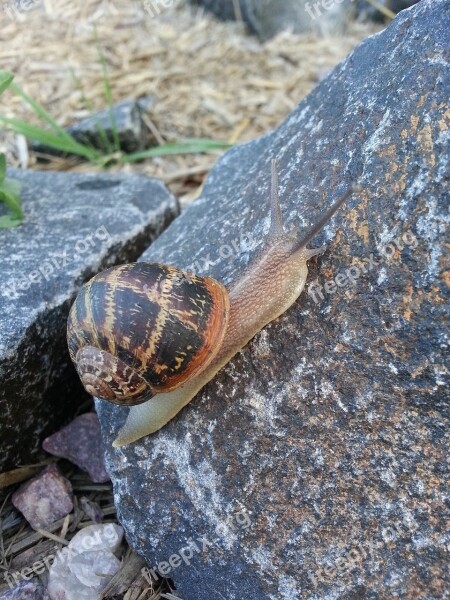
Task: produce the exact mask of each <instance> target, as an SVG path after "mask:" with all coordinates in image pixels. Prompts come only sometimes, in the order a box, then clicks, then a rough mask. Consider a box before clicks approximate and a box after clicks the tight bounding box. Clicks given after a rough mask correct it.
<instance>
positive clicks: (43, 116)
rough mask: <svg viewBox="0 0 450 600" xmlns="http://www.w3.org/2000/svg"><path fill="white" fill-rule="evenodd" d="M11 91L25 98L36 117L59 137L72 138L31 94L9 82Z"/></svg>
mask: <svg viewBox="0 0 450 600" xmlns="http://www.w3.org/2000/svg"><path fill="white" fill-rule="evenodd" d="M11 91H13V92H15V93H16V94H18V95H19V96H20V97H21V98H23V100H25V102H26V103H27V104H29V105H30V106H31V108H32V109H33V110H34V112H35V113H36V114H37V115H38V117H40V118H41V119H42V120H43V121H44V122H45V123H47V124H48V125H50V127H51V128H52V129H53V130H54V131H55V132H56V133H57V134H58V135H59V136H60V137H62V138H65V139H66V140H67V141H68V140H73V138H72V136H71V135H70V134H69V133H67V131H66V130H65V129H64V127H61V125H58V123H57V122H56V121H55V120H54V119H53V117H51V115H49V113H48V112H47V111H46V110H45V108H44V107H43V106H41V105H40V104H39V102H36V100H33V98H32V97H31V96H29V95H28V94H27V93H26V92H25V91H24V90H23V89H22V88H21V87H20V86H18V85H17V84H16V83H13V84H11Z"/></svg>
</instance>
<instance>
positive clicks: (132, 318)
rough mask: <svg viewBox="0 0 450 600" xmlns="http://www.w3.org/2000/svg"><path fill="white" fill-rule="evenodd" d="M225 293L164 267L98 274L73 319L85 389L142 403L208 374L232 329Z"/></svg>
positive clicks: (72, 339) (72, 347)
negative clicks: (227, 333)
mask: <svg viewBox="0 0 450 600" xmlns="http://www.w3.org/2000/svg"><path fill="white" fill-rule="evenodd" d="M228 314H229V298H228V292H227V290H226V288H225V287H224V286H223V285H222V284H220V283H219V282H217V281H216V280H215V279H212V278H210V277H197V276H194V275H189V274H186V273H184V272H183V271H181V270H179V269H177V268H175V267H170V266H166V265H160V264H154V263H133V264H128V265H122V266H119V267H113V268H111V269H107V270H106V271H103V272H102V273H100V274H98V275H96V276H95V277H93V278H92V279H91V280H90V281H89V282H88V283H87V284H86V285H85V286H83V288H82V289H81V291H80V293H79V294H78V296H77V299H76V301H75V303H74V305H73V306H72V309H71V311H70V315H69V321H68V329H67V336H68V346H69V352H70V356H71V358H72V360H73V362H74V364H75V366H76V368H77V370H78V374H79V375H80V378H81V380H82V382H83V384H84V386H85V388H86V389H87V391H88V392H89V393H91V394H93V395H97V396H98V397H103V398H104V399H105V400H110V401H111V402H116V403H120V404H139V403H140V402H143V401H145V400H147V399H148V398H149V397H151V396H152V395H153V394H156V393H160V392H167V391H170V390H172V389H174V388H176V387H179V386H180V385H183V384H184V383H186V382H187V381H189V379H191V378H192V377H194V376H195V375H197V374H198V373H199V372H200V371H201V370H203V369H205V368H206V367H207V366H208V364H209V363H210V362H211V360H212V359H213V358H214V357H215V355H216V354H217V352H218V350H219V348H220V346H221V344H222V341H223V338H224V335H225V331H226V327H227V323H228Z"/></svg>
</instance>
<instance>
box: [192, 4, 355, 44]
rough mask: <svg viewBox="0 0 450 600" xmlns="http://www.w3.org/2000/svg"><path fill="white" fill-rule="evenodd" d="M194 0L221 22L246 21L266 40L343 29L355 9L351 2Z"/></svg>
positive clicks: (254, 31) (252, 29)
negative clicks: (284, 34) (287, 33)
mask: <svg viewBox="0 0 450 600" xmlns="http://www.w3.org/2000/svg"><path fill="white" fill-rule="evenodd" d="M325 1H326V3H327V5H328V6H327V7H326V8H325V7H324V6H322V4H321V2H320V1H319V2H317V0H315V1H314V0H313V1H311V0H310V1H308V0H263V1H261V0H237V2H230V0H191V2H192V4H197V5H200V6H203V7H204V8H206V9H207V10H209V11H211V12H212V13H213V14H215V15H216V16H217V17H219V18H220V19H224V20H230V19H231V20H233V19H235V20H238V19H242V20H243V21H244V23H245V24H246V25H247V26H248V28H249V30H250V31H251V32H252V33H255V34H256V35H257V36H258V37H259V38H260V39H261V40H266V39H269V38H271V37H273V36H274V35H276V34H277V33H279V32H280V31H284V30H290V31H293V32H294V33H307V32H320V33H325V32H331V31H337V30H341V29H343V27H344V24H345V21H346V19H347V16H348V14H349V10H350V7H351V0H337V1H334V2H333V1H331V2H330V1H329V0H325Z"/></svg>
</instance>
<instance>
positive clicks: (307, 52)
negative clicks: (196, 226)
mask: <svg viewBox="0 0 450 600" xmlns="http://www.w3.org/2000/svg"><path fill="white" fill-rule="evenodd" d="M173 4H174V7H173V8H168V9H165V10H162V11H161V14H159V15H158V16H154V17H151V15H150V14H149V13H148V12H146V11H145V10H144V8H143V3H141V2H129V1H124V0H114V1H109V0H103V1H101V0H85V1H84V2H83V3H77V2H73V1H72V0H58V2H56V1H54V0H45V2H43V3H42V4H38V3H37V2H36V7H35V8H34V9H33V10H30V11H29V12H26V13H23V14H22V15H19V18H20V19H21V20H20V21H19V20H11V19H9V18H8V17H7V16H5V15H3V14H1V13H0V65H1V68H2V69H5V70H9V71H12V72H13V73H15V74H16V75H17V82H18V83H19V84H20V85H21V86H22V87H24V88H25V90H26V91H27V92H28V93H29V94H30V95H31V96H32V97H33V98H34V99H36V100H38V101H39V102H40V103H42V104H43V106H44V107H45V108H46V109H47V110H48V111H49V112H50V113H51V115H52V116H53V117H54V118H55V119H56V120H57V121H58V122H59V123H60V124H61V125H64V126H66V125H69V124H71V123H73V122H74V121H76V120H77V119H80V118H81V117H85V116H87V115H88V114H89V110H88V109H87V108H86V105H85V102H84V100H83V96H85V98H86V99H87V100H88V101H89V103H90V104H91V105H92V107H93V109H94V110H97V109H98V110H99V109H102V108H105V91H104V82H103V77H102V67H101V63H100V59H99V54H98V49H97V45H98V47H99V48H100V50H101V53H102V54H103V56H104V58H105V60H106V63H107V69H108V74H109V79H110V83H111V87H112V93H113V99H114V101H119V100H123V99H126V98H130V97H131V98H137V97H140V96H145V95H150V94H153V95H155V96H156V98H157V99H158V102H157V104H156V106H155V107H154V108H153V109H152V110H151V114H150V115H149V121H150V122H149V123H148V124H149V126H150V127H151V128H152V130H153V131H154V133H155V135H156V137H157V139H158V140H159V141H160V143H161V142H164V141H175V140H180V139H183V138H188V137H205V138H212V139H216V140H223V141H232V142H242V141H247V140H250V139H252V138H255V137H257V136H259V135H261V134H264V133H266V132H267V131H269V130H271V129H272V128H274V127H275V126H276V125H278V124H279V123H280V122H281V121H282V120H283V119H284V118H285V117H286V116H287V115H288V114H289V112H290V111H292V109H293V108H294V107H295V106H296V105H297V104H298V102H299V101H300V100H301V99H302V98H303V97H304V96H305V95H306V94H307V93H308V92H310V91H311V89H312V88H313V87H314V86H315V85H316V84H317V83H318V81H319V80H320V79H321V78H322V77H323V76H324V75H325V74H326V73H327V71H328V70H329V69H331V68H332V67H333V66H335V65H336V64H337V63H338V62H339V61H340V60H342V59H343V58H344V57H345V56H346V55H347V54H348V53H349V52H350V51H351V50H352V48H353V47H354V46H355V45H356V44H357V43H358V42H359V41H360V40H361V39H363V38H365V37H367V35H369V34H370V33H372V32H373V31H375V26H374V25H363V24H361V23H354V22H353V23H349V26H348V31H347V32H346V34H345V36H338V35H336V36H334V37H333V36H331V37H326V38H320V37H318V36H315V35H308V36H295V35H291V34H289V33H283V34H280V35H279V36H277V37H276V38H275V39H273V40H271V41H269V42H267V43H265V44H262V45H261V44H260V43H259V42H258V41H257V40H256V39H255V38H253V37H251V36H249V35H247V34H246V33H245V30H244V27H243V26H242V25H241V24H239V23H220V22H218V21H216V20H214V19H213V18H211V17H210V16H208V15H205V14H204V13H203V12H202V11H199V10H193V9H191V8H189V7H187V6H185V5H184V1H182V0H178V1H177V2H174V3H173ZM95 39H97V44H96V43H95ZM80 86H81V88H82V90H80ZM0 112H1V113H3V114H7V115H8V116H15V117H18V118H21V119H27V120H29V121H30V122H32V123H39V120H38V119H37V118H36V116H35V115H34V114H33V112H32V111H31V110H30V109H29V108H28V107H26V106H24V104H23V102H22V101H21V100H20V99H19V98H17V97H14V96H13V95H12V94H11V93H9V92H6V93H5V94H4V95H3V96H2V97H0ZM0 140H1V138H0ZM7 140H8V142H9V143H8V144H7V148H8V150H9V153H8V157H9V160H10V163H16V164H17V163H18V162H20V161H19V158H21V162H22V163H23V162H24V161H25V162H26V163H27V165H28V166H31V167H35V161H36V159H35V157H34V156H29V157H27V156H25V158H24V156H23V154H24V153H23V143H22V144H20V143H19V145H18V144H17V140H16V136H11V135H9V136H8V138H7ZM19 142H20V140H19ZM18 147H19V148H20V147H22V152H21V153H20V152H18ZM216 160H217V156H212V155H195V156H177V157H164V158H157V159H153V160H151V161H147V162H145V163H142V164H139V165H132V166H130V167H126V170H129V171H131V172H139V173H144V174H147V175H153V176H156V177H159V178H161V179H163V180H164V181H165V182H166V183H167V184H168V185H169V187H171V189H172V191H173V192H174V193H175V194H176V195H177V196H181V197H183V199H187V200H189V199H190V198H192V197H193V196H194V195H195V193H196V190H197V189H198V185H199V184H200V183H201V182H202V180H203V178H204V176H205V174H206V173H207V172H208V171H209V170H210V168H211V166H212V165H213V164H214V162H215V161H216ZM48 168H52V169H61V170H67V169H76V170H85V171H91V170H93V168H94V167H93V166H92V165H89V164H82V165H80V164H76V165H75V166H74V165H73V161H67V160H52V162H51V163H50V165H49V167H48ZM120 168H123V167H120Z"/></svg>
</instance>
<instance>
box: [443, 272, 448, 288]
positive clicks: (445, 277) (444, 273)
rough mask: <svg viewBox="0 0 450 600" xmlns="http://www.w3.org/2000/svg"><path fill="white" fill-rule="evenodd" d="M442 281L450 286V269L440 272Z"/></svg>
mask: <svg viewBox="0 0 450 600" xmlns="http://www.w3.org/2000/svg"><path fill="white" fill-rule="evenodd" d="M442 281H443V282H444V283H445V285H447V286H449V287H450V271H444V272H443V273H442Z"/></svg>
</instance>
